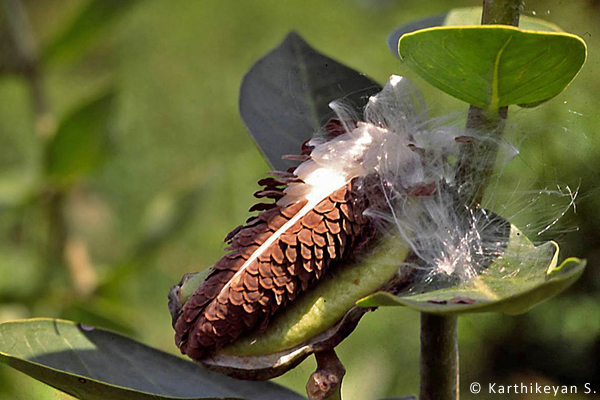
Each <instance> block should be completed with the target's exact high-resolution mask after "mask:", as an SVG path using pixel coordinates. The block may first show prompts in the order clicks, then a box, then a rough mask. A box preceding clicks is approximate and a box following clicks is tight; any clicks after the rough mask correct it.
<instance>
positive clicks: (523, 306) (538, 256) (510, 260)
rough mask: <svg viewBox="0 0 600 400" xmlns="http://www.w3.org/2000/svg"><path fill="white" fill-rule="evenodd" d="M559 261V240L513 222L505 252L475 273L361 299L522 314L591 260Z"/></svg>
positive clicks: (572, 279)
mask: <svg viewBox="0 0 600 400" xmlns="http://www.w3.org/2000/svg"><path fill="white" fill-rule="evenodd" d="M557 261H558V245H557V244H556V243H554V242H547V243H545V244H543V245H540V246H537V247H536V246H534V245H533V244H532V243H531V242H530V241H529V240H528V239H527V238H526V237H525V235H523V233H521V232H520V231H519V230H518V229H517V228H516V227H514V226H512V227H511V233H510V239H509V243H508V246H507V248H506V250H505V252H504V254H503V255H502V256H501V257H498V259H496V261H494V262H493V263H492V265H490V266H489V267H488V268H487V269H486V270H484V272H483V273H481V274H480V275H479V276H477V277H475V278H474V279H471V280H469V281H467V282H462V283H459V284H457V285H453V286H450V287H446V288H441V289H434V290H431V291H424V292H422V293H418V294H412V293H401V294H399V295H397V296H394V295H391V294H389V293H384V292H378V293H374V294H372V295H370V296H367V297H365V298H363V299H361V300H359V301H358V302H357V305H359V306H361V307H376V306H405V307H409V308H413V309H415V310H419V311H424V312H431V313H436V314H443V313H475V312H502V313H505V314H511V315H513V314H521V313H524V312H527V311H529V310H530V309H531V308H533V307H534V306H535V305H537V304H538V303H540V302H542V301H544V300H547V299H549V298H551V297H553V296H556V295H557V294H559V293H560V292H562V291H563V290H565V289H567V288H568V287H569V286H571V285H572V284H573V283H574V282H575V281H576V280H577V279H578V278H579V277H580V276H581V274H582V273H583V270H584V268H585V260H579V259H577V258H568V259H566V260H565V261H564V262H563V263H562V264H560V265H559V266H557Z"/></svg>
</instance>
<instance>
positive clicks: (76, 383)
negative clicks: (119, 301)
mask: <svg viewBox="0 0 600 400" xmlns="http://www.w3.org/2000/svg"><path fill="white" fill-rule="evenodd" d="M0 361H1V362H3V363H6V364H8V365H9V366H11V367H13V368H15V369H17V370H19V371H21V372H23V373H25V374H27V375H29V376H31V377H33V378H35V379H37V380H40V381H42V382H44V383H46V384H48V385H50V386H53V387H55V388H57V389H59V390H62V391H63V392H65V393H68V394H70V395H72V396H75V397H76V398H78V399H82V400H105V399H112V400H145V399H171V400H172V399H217V398H219V399H232V398H246V399H256V400H258V399H264V400H270V399H274V400H275V399H276V400H286V399H302V397H301V396H300V395H298V394H296V393H294V392H291V391H289V390H288V389H286V388H284V387H281V386H278V385H276V384H273V383H268V382H241V381H236V380H234V379H232V378H229V377H227V376H224V375H221V374H218V373H215V372H211V371H207V370H204V369H202V368H200V367H199V366H197V365H195V364H192V363H190V362H188V361H185V360H183V359H181V358H178V357H175V356H172V355H170V354H167V353H163V352H161V351H159V350H156V349H153V348H150V347H147V346H145V345H143V344H141V343H138V342H136V341H134V340H132V339H130V338H127V337H125V336H121V335H118V334H115V333H112V332H109V331H105V330H102V329H95V328H92V327H87V326H82V325H79V324H75V323H74V322H69V321H62V320H52V319H32V320H23V321H15V322H7V323H4V324H2V325H0Z"/></svg>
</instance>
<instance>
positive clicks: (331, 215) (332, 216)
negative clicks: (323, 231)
mask: <svg viewBox="0 0 600 400" xmlns="http://www.w3.org/2000/svg"><path fill="white" fill-rule="evenodd" d="M325 218H327V219H328V220H330V221H337V220H339V219H340V210H339V209H338V208H337V207H336V208H334V209H333V210H331V211H329V212H328V213H327V214H325Z"/></svg>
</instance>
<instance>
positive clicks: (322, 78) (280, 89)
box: [240, 32, 381, 170]
mask: <svg viewBox="0 0 600 400" xmlns="http://www.w3.org/2000/svg"><path fill="white" fill-rule="evenodd" d="M380 90H381V87H380V86H379V85H378V84H377V83H375V82H373V81H372V80H371V79H369V78H368V77H366V76H365V75H363V74H360V73H359V72H357V71H355V70H353V69H351V68H348V67H346V66H345V65H342V64H340V63H338V62H337V61H335V60H332V59H331V58H329V57H327V56H325V55H323V54H321V53H319V52H317V51H316V50H315V49H313V48H312V47H310V46H309V45H308V43H306V42H305V41H304V40H303V39H302V38H301V37H300V35H299V34H297V33H296V32H291V33H290V34H289V35H288V36H287V37H286V38H285V40H284V41H283V42H282V43H281V44H280V45H279V46H278V47H277V48H275V49H274V50H273V51H271V52H270V53H269V54H267V55H266V56H265V57H264V58H262V59H261V60H259V61H258V62H257V63H256V64H254V66H253V67H252V68H251V69H250V71H248V73H247V74H246V76H245V77H244V80H243V82H242V87H241V90H240V113H241V116H242V119H243V120H244V122H245V123H246V126H247V127H248V130H249V131H250V133H251V134H252V137H253V138H254V140H255V141H256V143H257V145H258V147H259V148H260V149H261V150H262V152H263V154H264V156H265V157H266V158H267V160H268V161H269V162H270V163H271V165H273V166H274V167H275V168H277V169H281V170H285V169H287V168H288V167H289V166H290V165H293V163H291V162H289V161H284V160H281V156H282V155H285V154H298V153H299V152H300V147H301V145H302V143H303V142H304V141H305V140H307V139H310V138H311V137H312V136H313V134H314V133H315V132H317V131H318V130H319V128H320V127H321V126H323V125H324V124H325V123H326V122H327V121H328V119H329V118H330V117H332V116H333V115H334V114H333V112H332V111H331V110H330V109H329V103H330V102H331V101H333V100H337V99H344V100H345V101H346V102H347V104H348V105H350V106H353V107H354V108H355V109H356V112H357V115H360V114H359V113H360V110H362V108H363V107H364V105H365V104H366V101H367V99H368V97H369V96H370V95H372V94H374V93H377V92H379V91H380Z"/></svg>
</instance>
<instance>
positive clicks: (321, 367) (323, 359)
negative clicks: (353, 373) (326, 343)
mask: <svg viewBox="0 0 600 400" xmlns="http://www.w3.org/2000/svg"><path fill="white" fill-rule="evenodd" d="M315 358H316V359H317V370H316V371H315V372H313V373H312V375H311V376H310V378H309V379H308V383H307V384H306V393H307V394H308V400H342V378H343V377H344V375H345V374H346V368H344V365H342V362H341V361H340V359H339V358H338V356H337V354H335V351H334V350H333V349H331V350H323V351H318V352H316V353H315Z"/></svg>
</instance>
